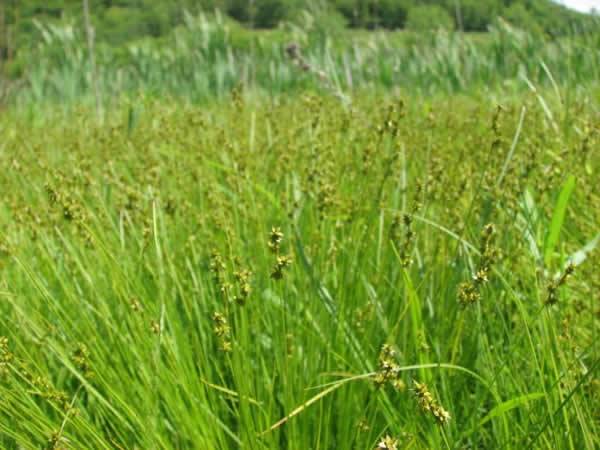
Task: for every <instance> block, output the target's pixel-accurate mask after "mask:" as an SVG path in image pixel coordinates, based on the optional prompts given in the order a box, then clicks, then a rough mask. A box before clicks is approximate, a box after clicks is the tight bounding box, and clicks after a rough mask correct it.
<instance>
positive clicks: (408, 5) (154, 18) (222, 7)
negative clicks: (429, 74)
mask: <svg viewBox="0 0 600 450" xmlns="http://www.w3.org/2000/svg"><path fill="white" fill-rule="evenodd" d="M89 3H90V8H91V12H92V22H93V24H94V27H95V30H96V38H97V40H98V41H101V42H106V43H109V44H112V45H118V44H122V43H124V42H127V41H130V40H135V39H139V38H141V37H145V36H151V37H160V36H163V35H166V34H167V33H168V32H169V31H170V30H171V29H172V28H173V27H175V26H177V25H178V24H180V23H182V21H183V15H184V11H189V12H191V13H192V14H194V13H198V12H200V11H215V10H219V11H221V12H223V13H224V14H226V15H228V16H229V17H231V18H232V19H235V20H237V21H239V22H241V23H242V24H244V25H245V26H247V27H251V28H275V27H277V26H278V25H279V24H281V23H282V22H293V21H294V20H296V19H297V18H298V17H300V16H301V15H302V13H303V11H304V10H307V9H310V10H311V12H312V13H313V15H316V16H319V17H321V18H322V19H323V20H325V21H326V23H330V24H331V25H332V26H345V27H351V28H363V29H404V28H406V29H414V30H423V29H432V28H440V27H442V28H447V29H460V30H463V31H474V32H482V31H485V30H486V29H487V27H488V26H489V25H490V24H491V23H493V22H494V21H495V20H496V19H497V17H499V16H501V17H503V18H504V19H506V20H508V21H509V22H510V23H512V24H513V25H515V26H518V27H521V28H524V29H527V30H529V31H533V32H543V33H545V34H547V35H549V36H559V35H562V34H565V33H570V32H572V31H573V30H577V29H578V28H581V27H583V26H585V24H586V22H587V21H588V20H589V18H588V17H587V16H586V15H584V14H579V13H577V12H574V11H571V10H568V9H567V8H565V7H563V6H561V5H559V4H556V3H554V2H552V1H551V0H329V1H327V0H313V1H306V0H89ZM81 14H82V2H81V0H3V1H2V2H0V60H1V59H11V57H12V55H13V54H14V53H15V51H17V49H18V48H20V47H28V46H31V45H34V44H35V40H36V38H37V33H38V32H39V30H37V28H36V25H35V20H38V21H40V22H48V21H49V22H52V21H60V20H63V19H65V18H72V19H73V20H79V19H81ZM34 19H35V20H34Z"/></svg>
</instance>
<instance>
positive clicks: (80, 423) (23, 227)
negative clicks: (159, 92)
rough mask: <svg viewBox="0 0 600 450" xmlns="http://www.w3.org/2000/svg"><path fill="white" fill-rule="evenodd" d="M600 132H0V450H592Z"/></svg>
mask: <svg viewBox="0 0 600 450" xmlns="http://www.w3.org/2000/svg"><path fill="white" fill-rule="evenodd" d="M558 95H560V96H558ZM598 114H599V110H598V103H595V102H593V101H592V100H590V98H589V97H586V96H582V97H576V98H575V97H574V98H570V99H567V98H565V97H563V96H562V94H561V92H560V91H559V92H554V91H542V92H538V94H537V95H534V94H529V95H526V96H524V97H520V98H512V99H511V98H506V99H504V100H503V102H502V103H501V106H500V103H497V102H492V101H489V100H488V99H486V98H485V97H472V96H459V95H454V96H444V97H441V98H439V99H433V98H430V99H429V100H427V99H424V98H422V97H421V98H418V97H414V98H413V97H406V98H397V97H393V96H391V95H387V96H370V95H358V94H357V95H356V96H355V98H354V99H353V102H352V104H351V105H346V104H344V103H342V102H340V101H339V100H338V99H337V98H335V97H334V96H330V95H326V94H319V95H312V94H308V93H307V94H304V95H301V96H291V97H278V98H271V99H267V98H258V97H253V96H251V95H249V94H247V93H244V92H243V91H235V92H234V93H233V94H232V96H231V98H230V99H229V100H227V101H223V102H217V103H215V104H213V105H212V106H211V105H205V106H204V107H198V106H189V105H188V106H184V105H181V104H179V103H166V102H164V101H160V102H156V101H152V100H147V99H144V98H139V99H137V100H135V101H131V102H128V103H124V104H123V105H122V106H121V107H120V108H116V109H115V110H114V111H113V113H112V114H111V115H110V116H108V117H107V118H106V119H105V120H104V123H102V124H100V123H99V122H97V120H96V118H95V114H94V113H93V110H87V109H85V108H80V109H76V110H73V111H71V112H69V113H67V114H65V115H64V116H61V115H54V116H52V115H48V114H46V115H44V116H43V117H41V118H37V119H36V120H33V119H32V118H27V117H24V116H23V115H22V114H21V113H4V115H3V120H2V122H1V132H2V135H3V136H5V138H4V139H3V140H2V143H1V144H0V159H1V161H2V166H3V167H5V168H6V169H5V170H4V171H3V172H2V174H1V175H0V186H1V187H2V192H3V201H2V209H1V210H0V225H1V230H2V231H1V239H2V240H1V249H2V252H1V253H0V255H1V259H0V263H1V269H0V277H1V278H0V282H1V284H0V298H1V299H2V302H1V309H2V316H1V321H0V331H1V333H0V335H2V336H3V337H2V338H1V339H0V376H1V381H0V399H1V401H0V417H1V419H0V446H1V447H2V448H6V449H34V448H52V449H58V448H61V449H64V448H68V449H230V448H240V447H243V448H252V449H286V448H287V449H334V448H335V449H373V448H379V449H383V448H390V449H391V448H394V449H395V448H400V449H402V448H413V449H438V448H453V449H454V448H457V449H458V448H460V449H462V448H465V449H466V448H515V449H522V448H544V449H550V448H551V449H574V450H579V449H593V448H596V447H597V446H598V444H599V439H598V417H599V405H600V402H599V401H598V400H599V389H600V387H599V384H600V381H599V377H598V347H597V339H598V313H599V309H598V305H599V304H598V300H599V297H598V293H599V292H600V278H599V277H598V273H597V267H598V264H599V263H600V260H599V252H598V250H597V244H598V241H599V239H600V238H599V236H600V235H599V226H598V224H599V223H600V203H599V202H600V192H599V191H598V184H597V181H598V171H599V170H600V167H599V166H600V158H599V155H598V148H599V147H598V145H599V144H600V133H599V128H598V125H599V122H598V118H599V116H598ZM386 438H387V440H385V439H386Z"/></svg>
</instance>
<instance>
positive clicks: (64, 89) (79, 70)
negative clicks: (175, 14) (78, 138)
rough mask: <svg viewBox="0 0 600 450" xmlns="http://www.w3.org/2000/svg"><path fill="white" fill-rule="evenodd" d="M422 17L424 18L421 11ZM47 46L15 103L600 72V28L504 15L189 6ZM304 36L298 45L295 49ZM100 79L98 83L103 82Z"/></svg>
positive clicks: (479, 83)
mask: <svg viewBox="0 0 600 450" xmlns="http://www.w3.org/2000/svg"><path fill="white" fill-rule="evenodd" d="M414 20H418V19H417V18H415V19H414ZM40 30H41V32H42V36H43V37H42V40H41V41H40V42H39V43H38V45H37V47H36V49H35V50H33V51H32V52H27V53H24V54H23V55H24V57H23V58H21V59H17V60H15V64H14V65H13V70H15V71H17V72H18V73H19V75H15V77H16V79H17V80H16V81H13V82H10V83H5V84H4V86H5V88H4V89H0V97H4V99H5V102H8V103H12V104H15V103H16V104H19V105H21V106H25V107H30V106H31V105H34V104H35V105H39V104H40V103H43V102H48V101H50V102H56V101H58V102H59V103H62V104H65V103H66V104H73V103H79V102H81V101H83V100H85V101H93V99H94V97H95V95H96V93H97V95H98V97H99V103H101V104H102V105H104V106H105V107H107V108H108V107H110V104H111V103H112V101H113V100H114V99H115V98H119V97H120V95H122V94H126V95H132V94H133V95H134V94H135V93H137V92H144V93H145V94H146V95H149V96H154V97H164V96H168V97H173V98H178V99H180V100H181V99H182V100H185V101H192V102H200V101H207V100H210V99H213V98H224V97H228V96H229V94H230V92H231V90H232V89H234V88H238V87H242V88H244V89H246V90H252V91H255V92H263V93H268V94H272V95H276V94H278V93H283V92H290V93H291V92H302V91H303V90H306V89H312V90H318V91H320V92H328V93H331V92H333V93H335V94H336V95H338V96H339V97H341V98H349V97H351V93H352V91H354V90H356V89H370V90H378V91H385V90H388V89H396V90H398V89H400V90H406V91H411V92H421V93H425V94H430V93H436V92H437V93H451V92H467V91H473V90H502V91H508V92H519V91H523V90H524V89H525V90H530V89H535V88H539V87H542V86H548V87H553V88H554V89H566V88H577V86H580V85H581V84H582V83H583V84H586V85H589V84H594V83H595V82H597V80H599V79H600V51H599V50H598V49H599V48H600V33H598V32H596V33H586V34H582V35H577V36H568V37H567V36H565V37H563V38H561V39H558V40H548V39H546V38H544V37H543V36H541V35H537V34H532V33H528V32H524V31H522V30H519V29H516V28H514V27H512V26H511V25H510V24H508V23H506V22H499V23H498V24H497V25H496V26H494V27H493V28H492V29H491V31H490V32H489V33H487V34H480V35H466V34H462V33H456V32H447V31H435V32H432V33H427V34H420V33H412V32H377V33H374V32H366V31H365V32H359V31H348V30H346V29H344V28H334V27H330V26H328V24H327V23H322V22H321V21H320V20H319V18H318V17H316V16H311V15H306V16H304V18H303V21H302V23H301V24H300V25H299V26H290V27H288V28H285V29H280V30H273V31H261V32H256V31H251V30H248V29H245V28H243V27H241V26H240V25H239V24H238V23H236V22H233V21H231V20H228V19H226V18H224V17H222V16H220V15H216V16H207V15H203V14H200V15H198V16H192V15H187V16H186V20H185V25H184V26H182V27H179V28H177V29H176V30H174V31H173V32H172V33H170V34H169V35H167V36H165V37H163V38H160V39H147V40H143V41H137V42H135V43H130V44H128V45H126V46H123V47H113V46H109V45H103V44H99V45H97V46H96V48H95V50H94V53H95V57H96V58H95V59H96V65H95V68H94V66H93V65H92V61H91V58H90V53H89V51H88V50H89V49H88V47H87V44H86V38H85V33H84V30H83V29H82V28H80V27H69V26H54V25H51V24H46V25H40ZM290 43H295V48H297V54H296V53H294V54H293V55H292V54H290V52H288V51H286V50H285V49H286V47H287V46H288V45H289V44H290ZM96 88H97V89H96Z"/></svg>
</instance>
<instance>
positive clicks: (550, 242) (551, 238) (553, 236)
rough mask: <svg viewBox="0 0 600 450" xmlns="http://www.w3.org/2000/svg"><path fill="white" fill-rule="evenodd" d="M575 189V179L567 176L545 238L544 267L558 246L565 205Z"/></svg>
mask: <svg viewBox="0 0 600 450" xmlns="http://www.w3.org/2000/svg"><path fill="white" fill-rule="evenodd" d="M574 188H575V177H574V176H573V175H569V178H567V181H566V182H565V184H564V185H563V187H562V190H561V191H560V194H559V196H558V201H557V202H556V206H555V207H554V213H553V214H552V222H551V223H550V229H549V230H548V234H547V236H546V244H545V246H544V263H545V264H546V266H547V265H548V264H549V263H550V260H551V258H552V253H553V252H554V249H555V248H556V244H558V238H559V236H560V230H561V228H562V225H563V222H564V220H565V214H566V212H567V205H568V203H569V198H570V197H571V193H572V192H573V189H574Z"/></svg>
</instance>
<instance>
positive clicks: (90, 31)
mask: <svg viewBox="0 0 600 450" xmlns="http://www.w3.org/2000/svg"><path fill="white" fill-rule="evenodd" d="M83 17H84V19H85V32H86V35H87V45H88V52H89V54H90V63H91V65H92V84H93V85H94V96H95V97H96V113H97V114H98V119H101V118H102V102H101V99H100V86H99V85H98V76H97V72H96V58H95V56H94V28H93V27H92V24H91V21H90V5H89V2H88V0H83Z"/></svg>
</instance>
